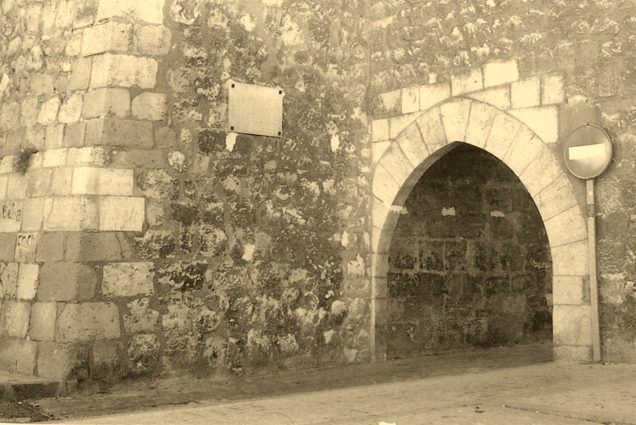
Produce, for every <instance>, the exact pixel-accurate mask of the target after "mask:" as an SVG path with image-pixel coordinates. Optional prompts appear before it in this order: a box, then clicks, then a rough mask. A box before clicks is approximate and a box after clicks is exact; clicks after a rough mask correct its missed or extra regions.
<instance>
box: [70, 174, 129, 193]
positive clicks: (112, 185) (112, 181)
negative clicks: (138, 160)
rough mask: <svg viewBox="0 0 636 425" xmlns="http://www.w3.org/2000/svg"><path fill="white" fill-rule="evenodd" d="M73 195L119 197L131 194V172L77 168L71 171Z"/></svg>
mask: <svg viewBox="0 0 636 425" xmlns="http://www.w3.org/2000/svg"><path fill="white" fill-rule="evenodd" d="M72 181H73V183H72V189H71V193H72V194H73V195H121V196H132V194H133V186H134V180H133V170H121V169H120V170H117V169H111V168H95V167H77V168H75V169H74V170H73V180H72Z"/></svg>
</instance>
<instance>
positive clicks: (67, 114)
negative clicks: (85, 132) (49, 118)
mask: <svg viewBox="0 0 636 425" xmlns="http://www.w3.org/2000/svg"><path fill="white" fill-rule="evenodd" d="M83 103H84V100H83V97H82V95H81V94H80V93H73V94H72V95H70V96H69V97H67V98H66V99H65V100H64V103H63V104H62V107H61V108H60V113H59V116H58V120H59V121H60V122H61V123H73V122H77V121H79V119H80V116H81V114H82V105H83Z"/></svg>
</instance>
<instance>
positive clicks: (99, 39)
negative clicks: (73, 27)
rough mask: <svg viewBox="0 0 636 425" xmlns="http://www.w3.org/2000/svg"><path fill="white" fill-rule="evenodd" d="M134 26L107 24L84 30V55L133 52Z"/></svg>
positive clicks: (117, 23) (120, 23) (118, 23)
mask: <svg viewBox="0 0 636 425" xmlns="http://www.w3.org/2000/svg"><path fill="white" fill-rule="evenodd" d="M132 41H133V26H132V25H130V24H125V23H122V22H113V21H111V22H106V23H104V24H101V25H93V26H92V27H88V28H86V29H85V30H84V36H83V37H82V55H83V56H90V55H95V54H97V53H104V52H120V53H127V52H129V51H130V50H132Z"/></svg>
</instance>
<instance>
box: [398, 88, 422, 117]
mask: <svg viewBox="0 0 636 425" xmlns="http://www.w3.org/2000/svg"><path fill="white" fill-rule="evenodd" d="M401 104H402V113H403V114H410V113H411V112H416V111H419V110H420V90H419V88H418V87H408V88H405V89H402V102H401Z"/></svg>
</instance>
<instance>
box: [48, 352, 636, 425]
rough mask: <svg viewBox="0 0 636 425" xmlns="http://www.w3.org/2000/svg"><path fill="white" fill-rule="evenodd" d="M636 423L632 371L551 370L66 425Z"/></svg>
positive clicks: (190, 407)
mask: <svg viewBox="0 0 636 425" xmlns="http://www.w3.org/2000/svg"><path fill="white" fill-rule="evenodd" d="M382 422H385V423H388V424H396V425H410V424H462V425H463V424H466V425H468V424H517V425H525V424H528V425H530V424H537V425H539V424H546V425H548V424H551V425H561V424H563V425H565V424H579V425H583V424H587V425H590V424H594V423H601V424H636V366H625V365H610V366H602V365H593V366H591V365H563V364H557V363H549V364H542V365H534V366H523V367H516V368H508V369H499V370H494V371H487V372H478V373H468V374H464V375H454V376H441V377H429V378H422V379H414V380H407V381H402V382H391V383H381V384H374V385H363V386H355V387H350V388H341V389H336V390H322V391H315V392H307V393H302V394H293V395H285V396H280V397H269V398H261V399H256V400H245V401H239V402H225V403H223V402H221V403H219V402H203V403H195V404H191V405H188V406H184V407H179V408H169V409H156V410H152V411H146V412H138V413H130V414H117V415H109V416H107V417H99V418H87V419H82V420H76V421H64V422H59V423H65V424H96V425H97V424H104V425H105V424H121V423H127V424H131V425H132V424H140V425H142V424H153V425H157V424H177V423H179V424H237V425H238V424H246V425H247V424H264V425H270V424H271V425H274V424H276V425H282V424H334V425H335V424H339V425H344V424H350V425H362V424H376V425H377V424H381V423H382Z"/></svg>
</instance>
